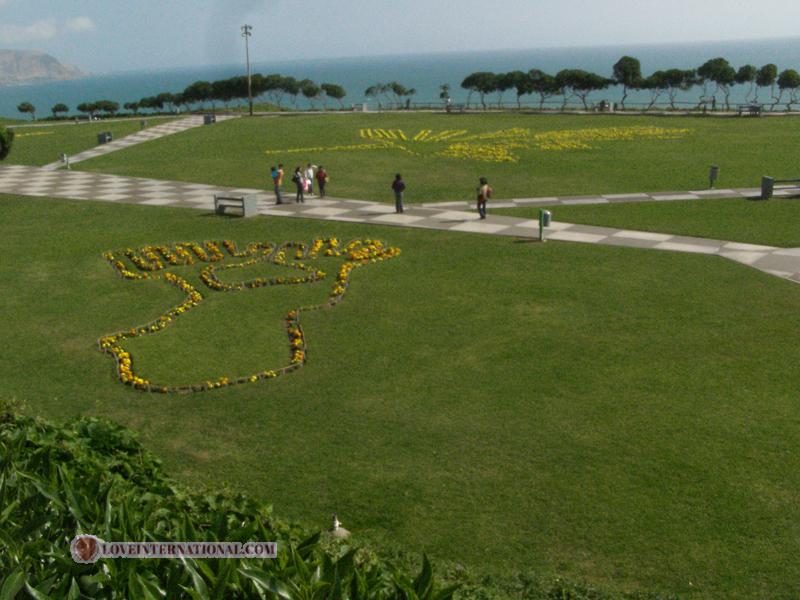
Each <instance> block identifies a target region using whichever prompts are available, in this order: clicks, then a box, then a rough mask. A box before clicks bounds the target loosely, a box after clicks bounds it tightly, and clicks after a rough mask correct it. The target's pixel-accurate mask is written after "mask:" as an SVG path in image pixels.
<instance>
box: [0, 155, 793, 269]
mask: <svg viewBox="0 0 800 600" xmlns="http://www.w3.org/2000/svg"><path fill="white" fill-rule="evenodd" d="M728 192H729V190H725V191H724V193H725V194H726V196H727V195H728ZM0 193H7V194H19V195H23V196H40V197H50V198H70V199H78V200H102V201H107V202H120V203H127V204H144V205H152V206H174V207H184V208H194V209H201V210H213V208H214V194H225V195H230V194H234V195H235V194H256V195H257V197H258V201H259V202H258V204H259V213H260V214H261V215H264V216H267V217H282V218H305V219H317V220H326V221H345V222H352V223H365V224H374V225H392V226H398V227H417V228H423V229H436V230H444V231H458V232H466V233H477V234H489V235H503V236H510V237H516V238H531V239H538V237H539V222H538V221H537V220H534V219H520V218H516V217H507V216H501V215H491V214H490V215H489V217H488V218H487V219H485V220H480V219H478V216H477V214H476V213H475V212H467V211H466V210H456V208H457V206H456V205H454V204H453V203H448V204H447V205H446V206H444V207H441V205H440V206H439V207H438V208H430V207H427V208H426V207H417V206H409V207H408V208H407V209H406V211H405V212H404V213H403V214H397V213H395V211H394V207H393V206H389V205H387V204H379V203H375V202H366V201H363V200H342V199H336V198H326V199H324V200H323V199H319V198H314V197H310V198H308V199H307V201H306V203H305V204H295V203H285V204H280V205H276V204H275V196H274V194H272V193H271V192H265V191H264V190H257V189H249V188H225V187H219V186H212V185H205V184H198V183H183V182H178V181H162V180H158V179H144V178H136V177H120V176H117V175H105V174H101V173H89V172H81V171H67V170H58V171H51V170H45V169H41V168H37V167H27V166H22V165H9V166H3V167H0ZM684 195H685V194H684ZM284 197H285V198H286V199H287V200H288V199H290V198H291V194H289V193H287V194H285V195H284ZM628 198H629V199H630V197H628ZM492 206H493V207H496V206H497V203H493V204H492ZM546 239H548V240H554V241H562V242H576V243H583V244H603V245H609V246H624V247H629V248H644V249H651V250H667V251H671V252H688V253H693V254H706V255H716V256H720V257H723V258H727V259H730V260H733V261H735V262H738V263H741V264H743V265H747V266H749V267H753V268H755V269H759V270H761V271H764V272H765V273H769V274H771V275H775V276H777V277H782V278H784V279H788V280H790V281H794V282H797V283H800V248H777V247H774V246H760V245H755V244H742V243H738V242H729V241H724V240H711V239H706V238H695V237H687V236H680V235H670V234H665V233H652V232H647V231H629V230H623V229H615V228H611V227H594V226H590V225H574V224H571V223H561V222H553V223H552V224H551V226H550V228H549V229H548V230H547V232H546Z"/></svg>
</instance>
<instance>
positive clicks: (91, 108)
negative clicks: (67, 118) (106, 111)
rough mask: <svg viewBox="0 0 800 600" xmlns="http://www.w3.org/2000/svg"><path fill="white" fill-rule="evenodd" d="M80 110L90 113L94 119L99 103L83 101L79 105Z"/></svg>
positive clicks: (90, 116)
mask: <svg viewBox="0 0 800 600" xmlns="http://www.w3.org/2000/svg"><path fill="white" fill-rule="evenodd" d="M77 108H78V111H79V112H82V113H86V114H87V115H89V119H90V120H93V119H94V113H96V112H97V105H96V104H95V103H94V102H81V103H80V104H78V106H77Z"/></svg>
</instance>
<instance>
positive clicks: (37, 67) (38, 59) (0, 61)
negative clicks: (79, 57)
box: [0, 50, 85, 85]
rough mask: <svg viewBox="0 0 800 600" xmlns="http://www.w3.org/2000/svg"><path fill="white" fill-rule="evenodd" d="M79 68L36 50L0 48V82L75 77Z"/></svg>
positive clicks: (79, 72) (9, 82)
mask: <svg viewBox="0 0 800 600" xmlns="http://www.w3.org/2000/svg"><path fill="white" fill-rule="evenodd" d="M84 75H85V73H83V72H82V71H81V70H80V69H78V68H76V67H73V66H71V65H63V64H61V63H60V62H58V60H56V59H55V58H53V57H52V56H50V55H49V54H45V53H44V52H39V51H36V50H0V84H2V85H8V84H14V83H32V82H36V81H52V80H65V79H77V78H78V77H83V76H84Z"/></svg>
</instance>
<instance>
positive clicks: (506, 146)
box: [265, 126, 691, 163]
mask: <svg viewBox="0 0 800 600" xmlns="http://www.w3.org/2000/svg"><path fill="white" fill-rule="evenodd" d="M690 132H691V130H690V129H681V128H666V127H645V126H642V127H595V128H587V129H563V130H556V131H544V132H539V133H534V132H532V131H531V130H530V129H525V128H522V127H512V128H509V129H501V130H498V131H491V132H486V133H477V134H473V135H467V133H468V131H467V130H466V129H444V130H442V131H439V132H435V131H434V130H433V129H421V130H419V131H418V132H417V133H416V134H414V135H413V136H411V138H410V139H409V137H408V136H407V135H406V133H405V132H404V131H403V130H402V129H382V128H369V129H359V130H358V135H359V137H361V138H362V139H365V140H370V141H371V143H365V144H350V145H342V146H327V147H326V146H317V147H312V148H290V149H287V150H266V151H265V154H295V153H304V154H309V153H314V152H343V151H357V150H399V151H400V152H405V153H407V154H411V155H412V156H419V157H422V156H425V154H424V153H421V152H418V151H416V150H414V149H412V148H411V147H409V144H435V143H443V142H446V143H447V144H448V145H447V146H446V147H445V148H444V149H443V150H439V151H437V152H435V153H434V156H442V157H447V158H458V159H467V160H476V161H481V162H496V163H501V162H512V163H516V162H519V156H517V155H516V154H515V153H514V152H513V150H515V149H530V148H536V149H538V150H544V151H546V152H558V151H564V150H592V149H594V148H596V146H594V145H593V144H594V143H597V142H619V141H631V140H636V139H653V140H677V139H681V138H683V137H685V136H687V135H688V134H689V133H690ZM417 147H420V148H421V147H422V146H417Z"/></svg>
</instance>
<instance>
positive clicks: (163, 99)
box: [156, 92, 175, 112]
mask: <svg viewBox="0 0 800 600" xmlns="http://www.w3.org/2000/svg"><path fill="white" fill-rule="evenodd" d="M156 98H158V102H159V104H160V105H161V107H162V108H163V106H164V105H165V104H166V105H167V108H168V110H169V112H175V108H174V106H173V104H175V96H174V95H173V94H170V93H169V92H163V93H161V94H159V95H158V96H156Z"/></svg>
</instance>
